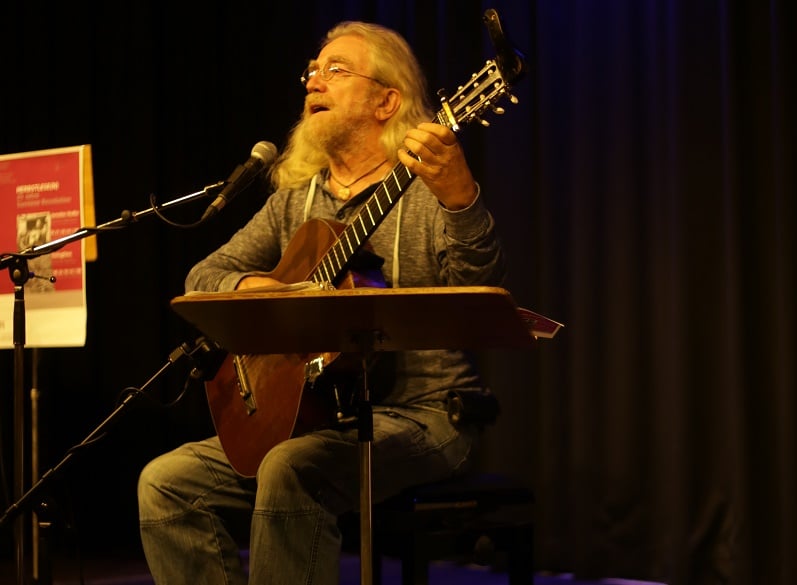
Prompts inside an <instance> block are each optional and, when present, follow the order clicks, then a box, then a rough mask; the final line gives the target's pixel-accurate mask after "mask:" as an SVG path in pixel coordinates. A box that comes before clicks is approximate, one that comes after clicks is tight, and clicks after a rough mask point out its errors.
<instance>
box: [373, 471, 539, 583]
mask: <svg viewBox="0 0 797 585" xmlns="http://www.w3.org/2000/svg"><path fill="white" fill-rule="evenodd" d="M533 502H534V496H533V493H532V492H531V490H530V489H528V488H527V487H525V486H524V485H523V484H522V483H520V482H518V481H516V480H514V479H512V478H509V477H507V476H504V475H500V474H494V473H472V474H468V475H464V476H462V477H457V478H453V479H447V480H444V481H439V482H435V483H430V484H424V485H420V486H415V487H412V488H409V489H407V490H405V491H403V492H401V493H400V494H398V495H396V496H394V497H392V498H390V499H388V500H386V501H384V502H381V503H379V504H376V505H375V506H374V508H373V516H372V519H373V523H372V537H373V561H374V568H373V575H374V585H379V584H380V583H381V575H382V571H381V556H382V555H383V554H384V555H388V556H394V557H397V558H399V559H400V561H401V582H402V585H428V583H429V563H430V561H432V560H443V559H446V560H457V561H465V562H475V563H478V564H482V565H493V566H494V567H496V568H498V569H501V570H506V572H507V574H508V577H509V583H510V585H521V584H523V585H529V584H531V583H533V582H534V566H533V561H532V558H533V524H532V518H531V506H532V504H533Z"/></svg>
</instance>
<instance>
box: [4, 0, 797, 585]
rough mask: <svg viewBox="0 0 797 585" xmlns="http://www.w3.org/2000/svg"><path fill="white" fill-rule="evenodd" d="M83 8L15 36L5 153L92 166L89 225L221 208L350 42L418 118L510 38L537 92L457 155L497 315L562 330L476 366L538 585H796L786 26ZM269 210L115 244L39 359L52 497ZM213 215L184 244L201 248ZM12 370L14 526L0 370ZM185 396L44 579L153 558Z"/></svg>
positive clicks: (267, 6) (71, 529)
mask: <svg viewBox="0 0 797 585" xmlns="http://www.w3.org/2000/svg"><path fill="white" fill-rule="evenodd" d="M87 4H88V3H66V4H58V5H55V6H50V7H48V8H47V9H46V10H43V9H42V8H41V7H38V6H34V5H31V4H29V3H21V2H18V3H13V4H12V5H10V6H7V7H5V8H4V10H3V18H2V20H1V24H0V31H2V34H0V43H2V45H0V46H1V47H2V53H0V54H2V56H3V59H2V66H0V71H1V72H2V91H0V152H2V153H14V152H24V151H30V150H40V149H46V148H55V147H62V146H73V145H78V144H91V146H92V152H93V163H94V180H95V197H96V215H97V221H98V223H102V222H107V221H110V220H113V219H116V218H117V217H119V216H120V214H121V213H122V212H123V211H124V210H133V211H139V210H143V209H146V208H148V207H149V206H150V199H149V197H150V195H151V194H152V195H154V196H155V198H156V201H158V202H160V203H163V202H166V201H168V200H171V199H174V198H176V197H179V196H182V195H185V194H188V193H191V192H194V191H196V190H199V189H201V188H202V187H204V186H206V185H210V184H213V183H215V182H216V181H219V180H222V179H225V178H226V177H227V176H228V175H229V173H230V172H231V171H232V170H233V168H235V166H236V165H237V164H239V163H242V162H243V161H245V160H246V158H247V157H248V156H249V151H250V150H251V147H252V146H253V145H254V144H255V143H256V142H258V141H260V140H268V141H271V142H274V143H275V144H277V145H278V146H280V147H281V146H282V145H283V144H284V139H285V136H286V134H287V133H288V131H289V129H290V127H291V125H292V124H293V122H294V121H295V120H296V118H297V116H298V114H299V112H300V110H301V106H302V98H303V93H304V92H303V88H302V87H301V85H300V84H299V75H300V73H301V71H302V69H303V67H304V66H305V64H306V61H307V59H308V58H310V57H313V56H314V55H315V54H316V49H317V41H318V39H319V38H320V36H321V35H322V33H323V32H325V31H326V30H327V29H328V28H329V27H330V26H331V25H332V24H334V23H335V22H337V21H339V20H345V19H364V20H372V21H377V22H380V23H383V24H385V25H388V26H390V27H393V28H396V29H397V30H399V31H400V32H402V33H403V34H404V35H405V36H406V37H407V39H408V40H409V42H410V43H411V44H412V46H413V47H414V48H415V49H416V51H417V53H418V55H419V57H420V60H421V62H422V65H423V67H424V70H425V71H426V73H427V74H428V77H429V80H430V90H431V91H436V90H437V89H440V88H443V89H446V90H447V91H448V92H449V93H451V92H453V91H454V90H455V89H456V87H457V85H459V84H461V83H463V82H464V81H465V80H467V79H468V77H469V76H470V74H471V73H473V72H475V71H477V70H478V69H479V68H480V67H481V65H482V64H483V62H484V60H486V59H488V58H492V57H493V56H494V52H493V49H492V47H491V45H490V42H489V38H488V36H487V34H486V30H485V28H484V26H483V24H482V22H481V16H482V14H483V12H484V10H485V9H486V8H490V7H494V8H496V9H498V11H499V14H500V15H501V17H502V21H503V24H504V28H505V30H506V32H507V33H508V35H509V36H510V37H511V39H512V41H513V42H514V44H515V45H516V46H517V47H518V48H520V49H521V50H522V51H523V53H524V54H525V56H526V58H527V61H528V65H529V71H528V74H527V75H526V77H525V78H524V79H523V80H521V81H520V82H518V83H517V84H516V86H515V88H514V94H515V95H516V96H517V97H518V99H519V103H518V104H517V105H512V104H509V103H508V102H504V103H503V105H504V106H505V108H506V110H507V111H506V113H505V114H504V115H503V117H500V116H495V115H489V116H487V119H488V120H489V121H490V122H491V125H490V126H489V127H488V128H484V127H482V126H478V125H472V126H468V127H466V128H465V129H464V130H463V131H462V133H461V139H462V141H463V144H464V145H465V148H466V149H467V151H468V155H469V159H470V161H471V163H472V166H473V170H474V173H475V174H476V176H477V177H478V179H479V181H480V183H481V185H482V189H483V194H484V197H485V199H486V200H487V202H488V204H489V206H490V208H491V209H492V210H493V212H494V214H495V216H496V218H497V220H498V222H499V226H500V230H501V234H502V238H503V239H504V241H505V244H506V247H507V251H508V254H509V260H510V268H511V277H510V280H509V282H508V283H507V288H508V289H509V290H510V291H511V292H512V294H513V296H514V298H515V300H516V301H517V303H518V304H519V305H521V306H525V307H528V308H531V309H533V310H535V311H538V312H541V313H543V314H545V315H547V316H549V317H551V318H554V319H556V320H559V321H562V322H564V323H565V325H566V327H565V329H564V330H562V332H561V333H560V334H559V335H558V336H557V337H556V338H555V339H554V340H542V341H540V343H539V344H538V346H537V347H536V348H535V349H533V350H531V351H516V350H500V351H488V352H485V356H484V362H485V368H486V373H487V375H488V379H489V381H490V384H491V386H492V388H493V389H494V391H495V392H496V393H497V394H498V395H499V397H500V398H501V401H502V406H503V414H502V416H501V418H500V421H499V423H498V424H497V425H495V426H494V427H491V428H490V430H489V431H488V433H487V436H486V438H485V443H484V445H483V447H482V449H481V450H480V452H479V465H480V466H481V467H483V468H485V469H491V470H499V471H504V472H508V473H512V474H515V475H517V476H519V477H521V478H522V479H524V480H526V481H527V482H528V483H529V484H530V485H531V486H532V487H533V488H534V490H535V493H536V498H537V504H536V519H537V520H536V559H535V564H536V566H537V568H538V569H540V570H555V571H572V572H575V573H576V574H577V575H581V576H585V577H586V576H591V577H601V576H615V577H633V578H639V579H649V580H659V581H666V582H668V583H673V584H675V583H678V584H680V583H734V584H738V585H747V584H751V583H768V584H776V583H778V584H783V585H786V584H789V585H790V584H791V583H792V582H793V579H794V575H795V574H797V561H795V557H794V555H793V554H792V553H793V551H794V550H796V549H797V534H796V533H795V530H796V527H797V511H796V510H795V497H794V495H795V494H796V493H797V481H796V479H795V461H797V454H796V453H795V447H796V445H795V430H794V428H795V414H796V413H797V409H796V408H795V367H794V357H795V349H796V348H795V330H797V318H796V317H795V309H794V303H793V299H794V298H795V293H796V292H797V291H795V266H794V258H795V235H794V234H795V227H797V225H795V224H796V223H797V214H796V213H795V203H794V200H795V194H796V193H797V192H796V190H795V175H794V160H795V136H797V133H796V132H795V115H794V103H795V102H796V101H797V96H795V71H796V69H795V61H794V55H795V54H797V51H795V46H794V45H795V41H794V37H795V31H794V25H795V22H797V19H795V18H794V11H793V8H792V7H791V5H790V4H789V3H787V2H786V1H785V0H780V1H779V0H770V1H762V2H752V1H750V2H746V3H745V2H727V1H721V0H716V1H712V2H709V1H701V2H694V1H692V0H688V1H685V0H671V1H669V2H666V1H663V0H662V1H638V0H612V1H606V2H590V1H575V0H573V1H566V0H539V1H537V2H510V1H508V0H506V1H503V0H502V1H495V2H493V3H481V2H475V1H473V0H467V1H457V2H453V1H450V2H444V1H437V2H432V1H415V2H394V1H384V2H376V1H370V2H366V1H354V0H352V1H346V2H343V1H340V2H285V3H274V2H261V3H258V4H254V3H229V2H212V3H211V4H210V5H209V6H201V5H199V4H197V5H195V6H194V7H193V8H192V9H191V10H190V11H187V10H186V9H185V8H179V9H178V8H174V7H170V6H168V5H164V4H162V3H156V2H146V3H129V4H126V5H125V6H124V7H122V8H119V7H117V6H116V5H110V4H109V5H107V6H106V5H97V6H88V5H87ZM120 10H121V14H120V13H119V11H120ZM255 191H256V190H255V189H252V190H250V191H248V192H247V193H245V194H243V195H241V196H239V197H238V198H237V199H236V200H235V201H234V202H233V203H232V204H230V205H228V206H227V208H226V209H225V210H224V212H223V213H222V214H220V215H219V216H217V217H216V218H215V219H214V220H213V221H212V222H211V223H208V224H206V225H203V226H201V227H199V228H194V229H179V228H175V227H172V226H169V225H167V224H165V223H163V222H160V221H158V220H157V219H156V218H154V217H149V218H147V219H146V220H142V221H141V222H139V223H137V224H135V225H132V226H130V227H128V228H126V229H123V230H119V231H114V232H111V233H105V234H102V235H101V236H100V237H99V239H98V246H99V258H98V260H97V261H95V262H93V263H91V264H90V265H89V266H88V269H87V287H88V288H87V294H88V331H87V334H88V341H87V343H86V346H85V347H84V348H77V349H75V348H73V349H58V348H46V349H42V350H41V351H39V352H38V357H37V362H36V363H37V371H38V372H39V376H40V378H39V386H40V390H41V392H42V423H41V428H40V433H39V435H40V441H41V446H40V453H41V455H40V458H41V460H42V461H41V464H40V465H41V468H42V470H45V469H47V468H48V467H49V466H53V465H55V464H56V463H58V461H59V460H61V458H62V457H63V456H64V454H65V453H66V450H67V449H68V448H69V447H71V446H72V445H74V444H76V443H78V442H80V441H81V440H83V439H84V438H85V437H86V436H87V435H88V434H89V433H90V432H91V431H92V429H93V428H95V426H96V425H99V423H100V422H101V421H102V420H103V419H104V418H105V417H106V416H108V414H110V412H111V411H112V410H113V409H114V407H115V406H116V404H117V403H118V400H119V399H120V396H123V395H124V393H125V389H126V388H128V387H130V386H141V385H143V384H144V383H145V382H146V381H147V380H148V379H149V378H150V377H151V376H152V375H153V374H154V373H155V372H156V371H157V370H158V369H159V368H161V367H162V365H163V364H164V363H165V361H166V358H167V356H168V354H169V352H170V351H171V350H172V349H174V348H175V347H177V346H178V345H179V344H180V343H182V342H183V341H186V340H192V339H193V337H194V336H195V335H196V332H195V331H194V330H193V329H191V328H190V327H189V326H188V325H187V324H186V323H185V322H183V321H182V320H181V319H180V318H179V317H178V316H177V315H176V314H175V313H173V312H172V310H171V309H170V307H169V300H170V299H171V298H173V297H174V296H177V295H179V294H181V292H182V285H183V278H184V277H185V274H186V272H187V270H188V269H189V268H190V266H191V265H193V264H194V263H195V262H196V261H197V260H199V259H200V258H202V257H203V256H204V255H205V254H207V253H208V252H210V251H211V250H212V249H214V248H215V247H216V246H218V245H219V244H220V243H222V242H223V241H225V240H226V239H227V238H228V237H229V236H230V235H231V234H232V233H233V231H234V230H235V229H237V227H238V226H240V225H241V223H242V222H243V221H244V220H245V218H246V217H248V216H249V215H250V214H251V213H253V212H254V210H255V209H257V208H258V207H259V206H260V205H261V204H262V203H263V201H264V200H265V198H266V197H267V196H268V193H267V192H260V193H258V192H255ZM205 205H206V202H200V203H198V204H193V205H192V206H190V207H188V206H186V207H180V208H179V209H176V210H173V212H172V213H170V214H169V217H170V219H172V220H174V221H178V222H182V223H190V222H191V221H194V220H196V219H198V217H199V215H201V212H202V210H203V209H204V207H205ZM462 318H463V319H467V318H468V316H467V315H463V316H462ZM29 353H33V352H29ZM0 358H1V359H0V388H1V389H2V442H3V450H2V452H3V473H4V476H3V480H4V488H5V493H4V494H3V495H4V496H5V501H4V502H3V503H4V507H5V505H8V503H9V498H10V495H9V494H10V493H11V487H10V486H11V479H12V470H13V465H12V463H13V461H12V460H13V454H12V443H13V435H12V428H13V418H12V413H13V408H12V402H13V397H12V387H13V384H12V380H13V373H12V372H13V367H12V361H13V360H12V352H11V351H10V350H4V351H2V352H0ZM29 358H30V356H29ZM32 361H33V360H32V358H30V359H29V360H27V364H28V367H29V368H32V365H31V362H32ZM184 378H185V371H184V370H180V368H173V369H167V372H166V373H165V374H164V375H162V376H160V377H158V378H157V379H156V380H155V381H154V382H153V383H152V384H151V385H150V386H149V387H148V392H147V395H148V396H149V397H150V398H151V400H144V401H138V402H136V406H135V407H132V408H129V409H125V411H124V414H123V416H120V417H118V422H116V424H115V425H114V426H113V430H112V431H111V432H109V433H108V435H107V436H106V437H105V438H104V439H102V440H101V441H99V442H98V443H97V444H95V445H92V446H91V447H90V448H88V449H86V450H85V451H84V452H82V453H80V454H79V455H78V456H76V457H74V458H73V460H72V462H71V464H70V465H69V466H68V467H67V468H66V471H64V472H63V473H61V474H59V475H58V479H57V481H53V482H51V483H50V484H49V486H48V488H49V489H48V490H46V494H47V495H48V498H49V499H50V502H51V505H52V507H53V509H54V511H55V514H54V521H55V523H56V528H55V530H54V538H53V540H54V542H53V546H54V547H55V548H56V549H58V548H60V549H63V550H66V551H71V550H77V548H78V547H80V548H81V550H83V551H87V550H89V549H91V548H102V547H130V548H133V549H135V548H136V547H137V546H138V528H137V520H136V501H135V482H136V477H137V474H138V471H139V470H140V469H141V467H142V466H143V465H144V463H145V462H146V461H147V460H149V459H150V458H151V457H153V456H155V455H157V454H159V453H161V452H163V451H164V450H166V449H168V448H170V447H172V446H174V445H176V444H177V443H179V442H182V441H184V440H186V439H191V438H198V437H201V436H204V435H206V434H208V433H209V432H210V431H211V429H212V425H211V422H210V418H209V415H208V412H207V406H206V403H205V397H204V394H203V392H202V389H201V388H197V387H192V388H190V389H189V390H188V391H187V393H186V396H185V398H184V399H183V400H182V401H181V402H180V403H179V404H178V405H177V406H176V407H173V408H169V409H163V408H160V407H159V406H158V405H159V404H161V403H165V402H169V401H171V400H174V399H175V398H176V397H177V395H178V394H179V392H180V390H181V388H182V385H183V380H184ZM2 538H3V540H4V545H3V549H4V550H10V548H11V546H10V543H11V541H12V538H11V531H10V529H5V528H4V532H3V534H2ZM5 542H7V543H8V544H9V546H6V544H5Z"/></svg>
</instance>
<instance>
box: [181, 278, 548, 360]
mask: <svg viewBox="0 0 797 585" xmlns="http://www.w3.org/2000/svg"><path fill="white" fill-rule="evenodd" d="M286 289H288V290H286ZM286 289H281V290H276V291H275V290H271V289H248V290H241V291H235V292H229V293H189V294H186V295H183V296H178V297H175V298H174V299H172V301H171V306H172V308H173V309H174V310H175V311H176V312H177V313H178V314H179V315H180V316H181V317H183V318H184V319H185V320H186V321H188V322H189V323H191V324H193V325H194V326H196V327H197V329H199V330H200V331H201V332H202V333H203V334H205V335H207V336H208V337H210V338H211V339H213V340H214V341H216V342H217V343H219V344H220V345H221V346H222V347H223V348H224V349H226V350H227V351H229V352H230V353H233V354H247V353H249V354H251V353H311V352H325V351H328V352H341V353H347V352H357V351H362V350H363V349H369V350H374V351H398V350H406V349H471V350H480V349H489V348H526V347H531V346H532V345H533V343H534V341H535V339H536V338H537V337H553V336H554V335H555V334H556V332H557V331H558V330H559V328H560V327H562V325H561V324H560V323H557V322H555V321H552V320H550V319H548V318H546V317H543V316H542V315H538V314H536V313H533V312H531V311H528V310H526V309H521V308H519V307H517V305H516V304H515V301H514V300H513V299H512V296H511V295H510V294H509V292H508V291H506V290H505V289H503V288H499V287H488V286H467V287H419V288H397V289H392V288H352V289H341V290H320V289H319V288H317V287H316V288H310V289H304V290H302V289H299V290H296V289H295V288H292V287H291V286H288V287H286ZM364 343H366V344H368V346H367V347H364V345H363V344H364Z"/></svg>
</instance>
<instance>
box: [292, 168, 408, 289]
mask: <svg viewBox="0 0 797 585" xmlns="http://www.w3.org/2000/svg"><path fill="white" fill-rule="evenodd" d="M317 185H318V173H316V174H315V175H313V178H312V180H311V181H310V187H308V189H307V195H306V196H305V199H304V217H303V219H304V221H307V220H308V219H310V210H311V209H312V207H313V199H315V190H316V186H317ZM403 203H404V198H403V197H401V198H399V200H398V204H397V209H396V211H395V213H396V237H395V239H394V240H393V274H392V276H393V286H394V287H395V286H398V281H399V235H400V234H401V208H402V204H403Z"/></svg>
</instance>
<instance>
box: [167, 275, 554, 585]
mask: <svg viewBox="0 0 797 585" xmlns="http://www.w3.org/2000/svg"><path fill="white" fill-rule="evenodd" d="M171 306H172V308H173V309H174V310H175V311H176V312H177V313H178V314H179V315H180V316H182V317H183V318H184V319H186V320H187V321H188V322H190V323H192V324H193V325H195V326H196V327H197V328H198V329H199V330H200V331H202V332H203V333H204V334H205V335H207V336H208V337H210V338H211V339H213V340H214V341H216V342H217V343H219V344H220V345H221V346H222V347H223V348H224V349H226V350H227V351H229V352H230V353H232V354H288V353H310V352H341V353H361V354H362V355H363V369H364V370H365V369H366V364H367V360H366V358H367V357H368V355H369V354H370V353H372V352H374V351H400V350H410V349H413V350H418V349H470V350H480V349H491V348H501V347H503V348H528V347H531V346H532V345H533V343H534V340H535V339H536V338H537V337H553V336H554V335H555V334H556V332H557V331H558V330H559V328H561V327H562V325H561V324H560V323H557V322H555V321H552V320H550V319H548V318H546V317H543V316H542V315H538V314H536V313H533V312H531V311H528V310H525V309H521V308H519V307H517V305H516V304H515V302H514V300H513V299H512V297H511V295H510V294H509V292H508V291H506V290H505V289H502V288H498V287H485V286H476V287H440V288H438V287H428V288H427V287H421V288H398V289H382V288H353V289H343V290H332V291H328V290H318V289H315V290H298V291H296V290H291V291H287V292H286V291H278V292H269V291H267V290H263V289H249V290H242V291H235V292H231V293H190V294H187V295H184V296H180V297H176V298H174V299H172V301H171ZM264 332H267V333H264ZM363 379H364V383H363V389H362V393H363V395H362V397H361V402H362V404H364V405H366V407H368V408H366V410H365V411H364V412H362V411H360V412H359V418H360V419H361V420H363V417H365V419H364V420H365V427H363V426H361V428H360V443H359V444H360V575H361V582H362V583H363V584H364V585H370V584H371V583H372V577H373V576H372V567H373V564H372V555H373V551H372V526H371V511H372V505H371V455H372V453H371V450H372V429H371V428H370V426H369V425H371V423H372V421H371V412H370V409H369V408H370V403H369V388H368V383H367V375H366V372H365V371H363Z"/></svg>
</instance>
